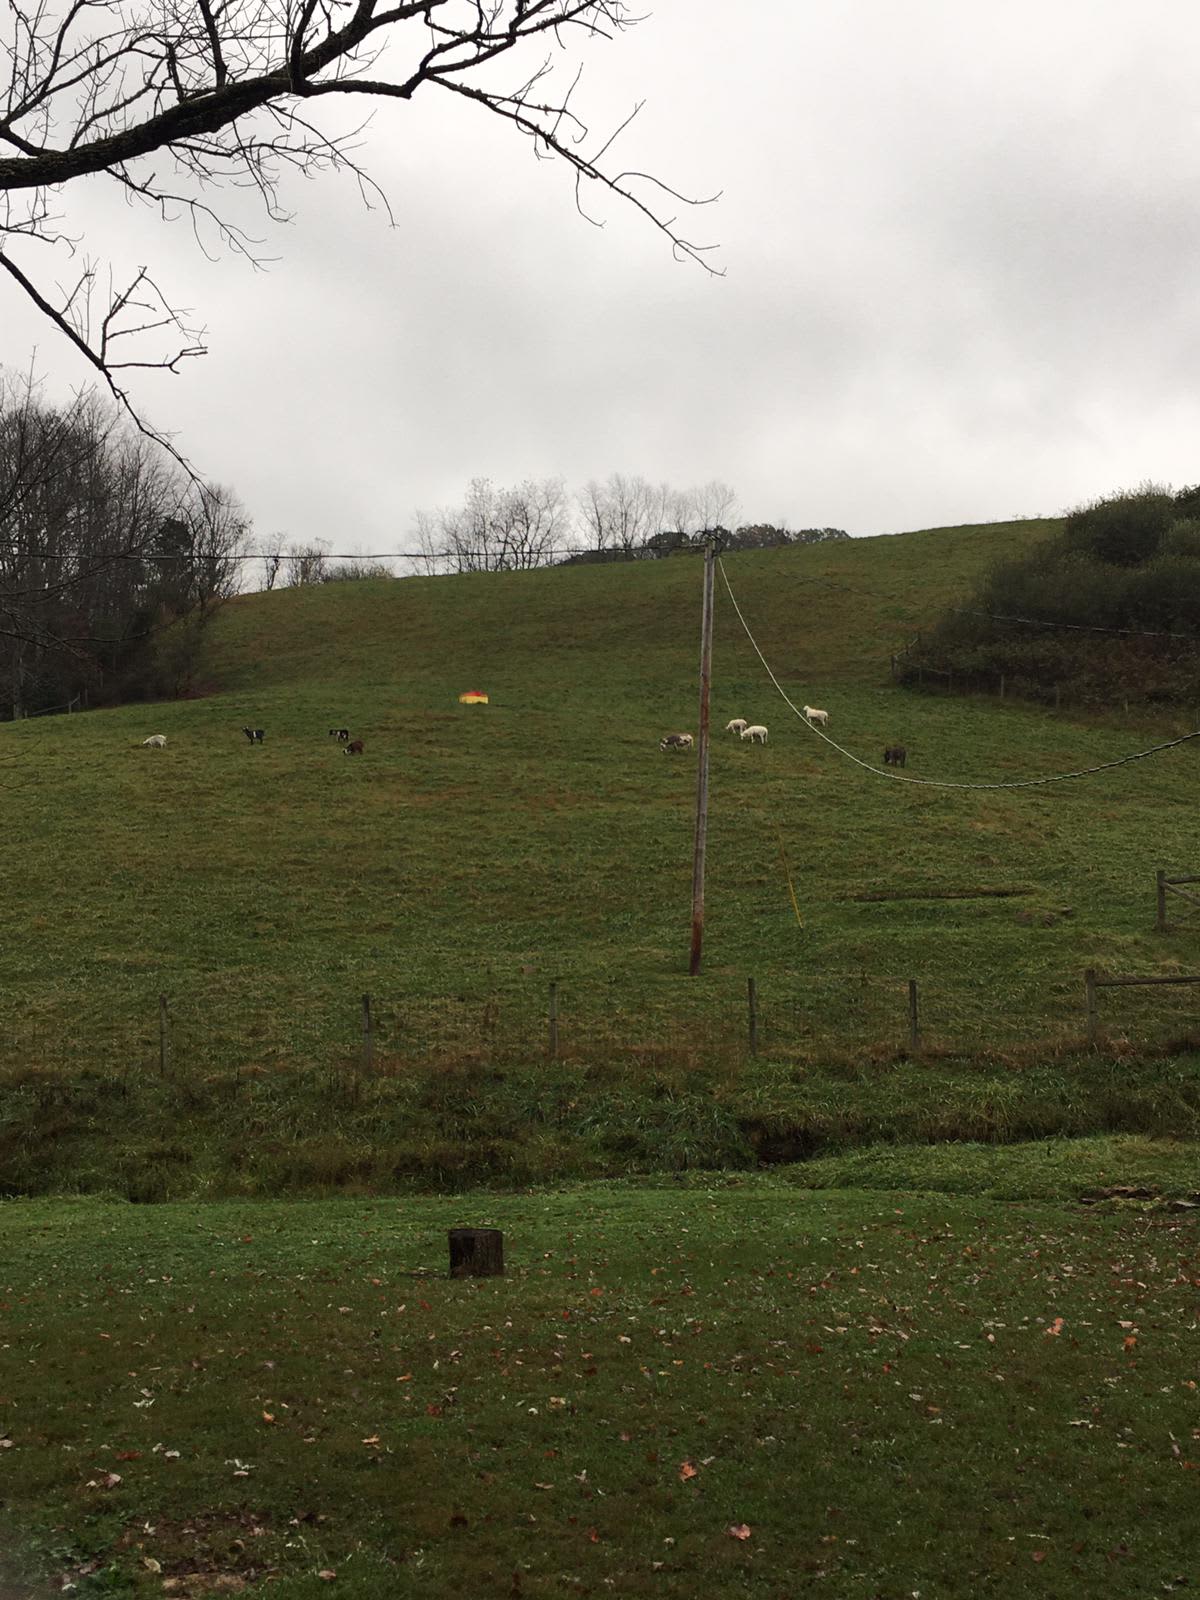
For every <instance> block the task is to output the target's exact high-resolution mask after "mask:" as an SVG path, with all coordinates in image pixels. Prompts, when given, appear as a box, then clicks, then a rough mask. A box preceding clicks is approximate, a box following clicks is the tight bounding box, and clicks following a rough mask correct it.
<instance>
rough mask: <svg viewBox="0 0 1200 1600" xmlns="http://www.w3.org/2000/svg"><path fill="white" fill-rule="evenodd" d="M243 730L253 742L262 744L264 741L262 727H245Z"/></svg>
mask: <svg viewBox="0 0 1200 1600" xmlns="http://www.w3.org/2000/svg"><path fill="white" fill-rule="evenodd" d="M242 732H243V733H244V734H245V735H246V737H247V739H249V741H250V743H251V744H261V743H262V742H263V729H262V728H243V729H242Z"/></svg>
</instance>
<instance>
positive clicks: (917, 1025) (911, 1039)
mask: <svg viewBox="0 0 1200 1600" xmlns="http://www.w3.org/2000/svg"><path fill="white" fill-rule="evenodd" d="M908 1045H909V1049H910V1050H912V1051H914V1052H915V1051H917V1050H919V1049H920V1048H921V1020H920V1016H919V1014H918V1011H917V980H916V979H915V978H910V979H909V980H908Z"/></svg>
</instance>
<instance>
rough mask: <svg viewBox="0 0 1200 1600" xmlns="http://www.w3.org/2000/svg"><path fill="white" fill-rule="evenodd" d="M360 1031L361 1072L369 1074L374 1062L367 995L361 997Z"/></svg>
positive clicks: (371, 1025) (372, 1034)
mask: <svg viewBox="0 0 1200 1600" xmlns="http://www.w3.org/2000/svg"><path fill="white" fill-rule="evenodd" d="M362 1030H363V1041H362V1064H363V1071H364V1072H370V1070H371V1066H372V1063H373V1062H374V1060H375V1028H374V1025H373V1023H372V1021H371V996H370V995H369V994H365V995H363V997H362Z"/></svg>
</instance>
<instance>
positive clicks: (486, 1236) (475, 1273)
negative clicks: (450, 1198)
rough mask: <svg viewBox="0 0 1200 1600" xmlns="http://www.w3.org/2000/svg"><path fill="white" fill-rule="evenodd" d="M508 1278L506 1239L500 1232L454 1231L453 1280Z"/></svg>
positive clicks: (459, 1229)
mask: <svg viewBox="0 0 1200 1600" xmlns="http://www.w3.org/2000/svg"><path fill="white" fill-rule="evenodd" d="M503 1275H504V1235H503V1234H502V1233H501V1232H500V1229H499V1228H451V1229H450V1276H451V1277H452V1278H499V1277H503Z"/></svg>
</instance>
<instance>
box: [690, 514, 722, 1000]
mask: <svg viewBox="0 0 1200 1600" xmlns="http://www.w3.org/2000/svg"><path fill="white" fill-rule="evenodd" d="M716 565H717V536H716V534H715V533H712V532H707V533H706V534H705V536H704V603H703V607H702V610H701V619H700V748H699V755H698V762H697V772H696V837H695V844H694V846H693V849H692V948H691V956H690V958H689V961H688V972H689V974H690V976H691V977H693V978H694V977H696V976H697V974H698V973H699V971H700V958H701V954H702V952H703V948H704V852H705V848H706V846H707V843H708V701H709V688H710V685H711V682H712V624H713V578H714V575H715V573H716Z"/></svg>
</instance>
